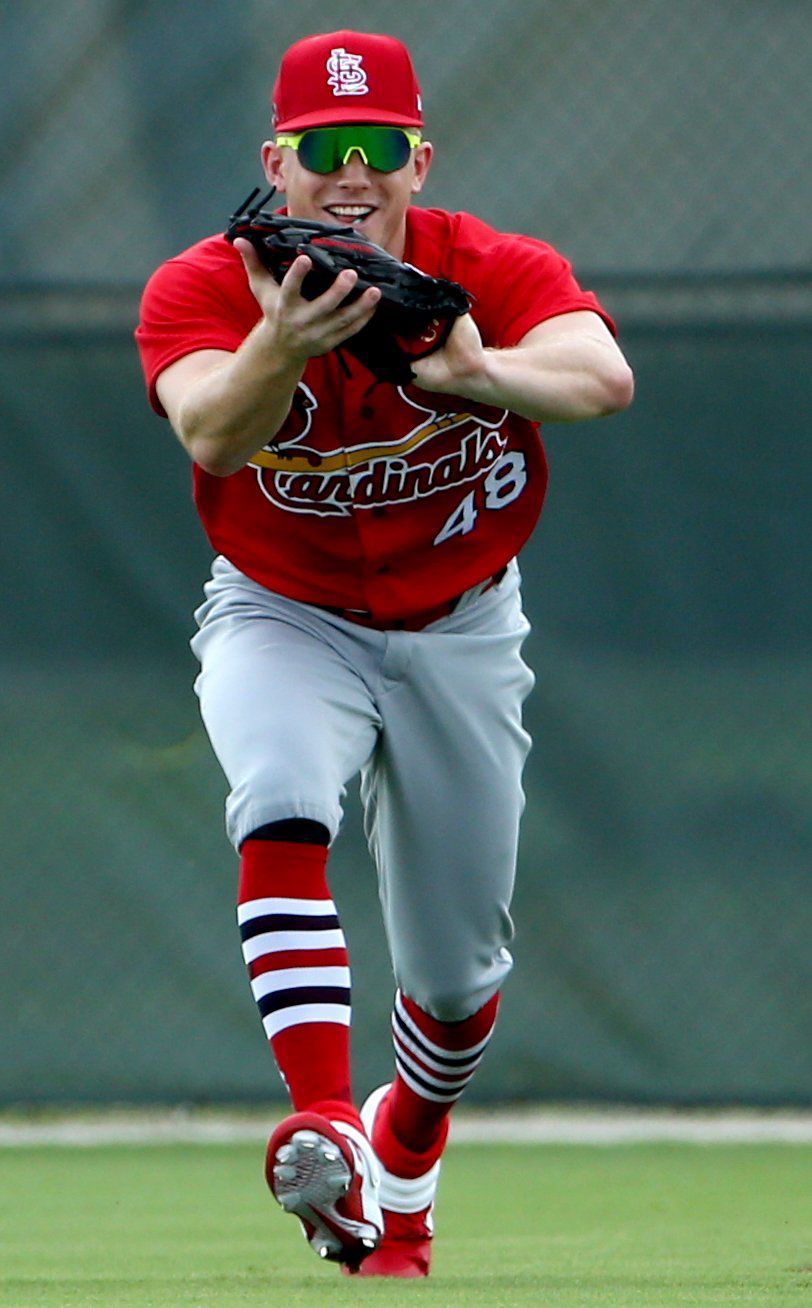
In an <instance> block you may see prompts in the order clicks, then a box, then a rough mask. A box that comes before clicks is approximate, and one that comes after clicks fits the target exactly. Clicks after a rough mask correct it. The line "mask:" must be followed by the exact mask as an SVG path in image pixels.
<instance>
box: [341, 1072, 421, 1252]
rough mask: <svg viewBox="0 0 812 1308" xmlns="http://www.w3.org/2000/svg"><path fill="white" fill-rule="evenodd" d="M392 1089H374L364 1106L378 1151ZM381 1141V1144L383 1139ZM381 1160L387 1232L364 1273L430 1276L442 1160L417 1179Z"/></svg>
mask: <svg viewBox="0 0 812 1308" xmlns="http://www.w3.org/2000/svg"><path fill="white" fill-rule="evenodd" d="M389 1089H390V1087H389V1086H388V1085H382V1086H380V1087H379V1088H378V1089H377V1090H374V1091H373V1093H372V1094H371V1095H370V1096H369V1098H368V1099H367V1101H366V1103H365V1104H364V1106H363V1108H362V1109H361V1120H362V1122H363V1124H364V1128H365V1130H366V1133H367V1135H368V1136H369V1138H370V1140H371V1141H372V1145H373V1148H375V1149H376V1153H377V1148H376V1142H375V1119H376V1117H377V1115H378V1111H379V1109H380V1107H381V1104H382V1103H383V1100H384V1099H385V1098H386V1095H387V1094H388V1093H389ZM379 1137H380V1132H379ZM378 1144H379V1145H380V1138H379V1142H378ZM378 1162H379V1165H380V1173H381V1183H380V1192H379V1198H380V1202H381V1207H382V1209H383V1218H384V1233H383V1239H382V1240H381V1242H380V1244H379V1245H378V1247H377V1249H376V1250H375V1251H374V1253H372V1254H370V1256H369V1257H368V1258H366V1259H365V1260H364V1264H363V1266H362V1267H361V1268H360V1274H361V1275H362V1276H400V1277H418V1276H428V1274H429V1267H430V1265H431V1241H432V1237H433V1235H434V1222H433V1220H432V1211H433V1208H434V1196H435V1194H436V1192H437V1182H438V1180H439V1176H440V1163H439V1160H438V1162H436V1163H435V1164H434V1166H433V1167H431V1168H429V1170H428V1171H427V1172H425V1173H424V1174H423V1175H422V1176H417V1177H414V1178H413V1179H407V1178H405V1177H402V1176H395V1174H394V1173H393V1172H389V1171H387V1169H386V1167H385V1165H384V1163H383V1161H382V1160H381V1157H380V1155H378Z"/></svg>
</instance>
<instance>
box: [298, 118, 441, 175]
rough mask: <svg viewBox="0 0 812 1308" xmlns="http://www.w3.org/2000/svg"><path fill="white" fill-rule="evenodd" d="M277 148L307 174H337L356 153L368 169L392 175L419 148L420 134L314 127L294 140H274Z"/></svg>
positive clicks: (374, 128)
mask: <svg viewBox="0 0 812 1308" xmlns="http://www.w3.org/2000/svg"><path fill="white" fill-rule="evenodd" d="M276 144H277V145H289V146H290V148H291V149H292V150H295V151H296V153H297V155H298V156H299V162H300V163H301V164H302V166H303V167H304V168H306V169H307V170H308V172H311V173H334V172H337V171H338V169H339V168H341V167H342V166H343V165H344V164H345V163H347V162H348V160H349V159H350V157H351V155H353V154H354V153H356V152H357V153H358V154H359V155H360V156H361V160H362V162H363V163H365V164H366V165H367V167H368V168H374V169H375V171H376V172H379V173H394V172H397V170H398V168H402V167H403V166H404V164H406V163H407V162H408V159H409V155H410V153H411V151H412V150H413V149H414V147H415V146H416V145H419V144H420V133H419V132H410V131H407V130H406V128H403V127H380V126H372V127H370V126H367V125H366V124H363V123H359V124H357V125H356V126H354V127H353V126H350V127H314V128H312V129H311V130H310V131H308V132H299V133H297V135H295V136H277V138H276Z"/></svg>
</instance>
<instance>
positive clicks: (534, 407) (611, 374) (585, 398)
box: [459, 336, 634, 422]
mask: <svg viewBox="0 0 812 1308" xmlns="http://www.w3.org/2000/svg"><path fill="white" fill-rule="evenodd" d="M462 387H463V388H464V389H461V390H460V392H459V393H460V394H461V395H462V396H463V397H464V398H465V399H469V400H476V401H479V402H480V403H483V404H492V405H494V406H495V407H497V408H502V409H510V410H511V411H512V412H513V413H519V414H521V415H522V417H524V418H530V419H531V421H533V422H553V421H570V422H572V421H576V420H581V419H585V418H599V417H604V416H606V415H608V414H611V413H619V412H620V411H621V410H623V409H625V408H627V406H628V405H629V404H630V403H631V400H632V396H633V393H634V380H633V377H632V372H631V369H630V368H629V366H628V364H627V363H626V362H625V360H624V359H623V356H622V355H621V354H620V352H619V351H618V350H617V349H616V348H615V347H614V344H613V343H604V342H603V341H602V340H600V339H595V340H594V341H593V340H584V339H579V340H577V341H576V340H575V339H574V338H572V337H569V336H565V337H562V338H561V339H560V340H556V339H550V340H548V341H545V342H543V343H534V344H533V345H528V346H524V345H519V346H516V347H515V348H513V349H504V350H498V349H486V350H485V351H484V352H483V356H482V361H481V366H480V368H479V369H478V370H477V371H476V372H475V373H473V374H471V375H470V376H468V377H466V378H465V379H464V381H463V382H462Z"/></svg>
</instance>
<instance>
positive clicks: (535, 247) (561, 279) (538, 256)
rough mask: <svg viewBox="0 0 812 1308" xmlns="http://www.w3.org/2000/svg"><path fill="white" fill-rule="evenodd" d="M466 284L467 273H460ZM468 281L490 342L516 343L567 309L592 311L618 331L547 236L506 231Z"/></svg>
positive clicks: (479, 321) (477, 314) (500, 344)
mask: <svg viewBox="0 0 812 1308" xmlns="http://www.w3.org/2000/svg"><path fill="white" fill-rule="evenodd" d="M460 280H462V281H463V284H464V285H466V284H467V283H466V282H465V281H464V274H463V276H462V277H461V278H460ZM471 280H472V281H473V282H475V283H478V284H473V285H469V289H470V290H472V291H473V292H474V294H475V295H476V302H475V305H474V309H473V315H474V318H475V319H476V320H477V323H478V324H479V327H480V330H481V331H482V332H483V336H484V337H485V339H486V343H488V344H492V345H495V346H497V347H499V348H506V347H509V346H512V345H517V344H518V343H519V341H520V340H521V339H522V337H523V336H525V335H526V334H527V332H529V331H530V329H531V328H532V327H536V326H538V324H539V323H541V322H545V321H546V320H547V319H548V318H554V317H556V316H557V315H558V314H562V313H574V312H577V311H578V310H584V309H586V310H589V311H590V312H592V313H596V314H598V316H599V317H600V318H602V319H603V321H604V322H605V323H606V325H607V327H608V328H609V330H610V331H611V332H612V334H613V335H614V336H616V335H617V329H616V327H615V324H614V322H613V320H612V318H611V317H610V316H609V314H608V313H607V312H606V310H605V309H604V308H603V306H602V305H601V304H600V302H599V300H598V298H597V296H595V295H594V294H593V293H592V291H585V290H583V289H582V288H581V286H580V285H579V284H578V282H577V281H576V279H575V276H574V275H573V271H572V265H571V264H570V263H569V261H568V260H567V259H565V258H564V256H563V255H562V254H559V252H558V251H557V250H555V249H553V247H552V246H551V245H546V244H545V243H544V242H543V241H537V240H534V239H533V238H532V237H529V236H513V235H509V236H501V237H499V238H498V239H497V240H496V241H495V242H494V243H493V245H492V246H491V248H490V249H489V250H488V252H487V255H486V257H485V258H483V259H481V260H480V261H478V264H477V266H476V272H475V274H474V276H473V277H472V279H471Z"/></svg>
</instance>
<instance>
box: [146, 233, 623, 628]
mask: <svg viewBox="0 0 812 1308" xmlns="http://www.w3.org/2000/svg"><path fill="white" fill-rule="evenodd" d="M404 257H405V259H406V260H407V261H408V262H409V263H412V264H414V265H415V266H416V267H418V268H421V269H423V271H424V272H427V273H430V274H432V275H433V276H436V277H449V278H451V279H452V280H454V281H457V282H460V283H461V284H462V285H463V286H464V287H465V288H466V290H468V291H470V292H471V293H472V295H473V296H474V305H473V309H472V315H473V317H474V319H475V321H476V324H477V326H478V328H479V330H480V333H481V335H482V339H483V341H484V343H485V345H486V346H494V347H506V346H512V345H516V344H518V342H519V341H520V340H521V339H522V337H523V336H524V335H525V334H526V333H527V332H528V331H529V330H530V329H531V328H532V327H535V326H536V325H537V324H538V323H540V322H543V321H544V320H545V319H548V318H552V317H554V316H555V315H557V314H562V313H570V312H573V311H574V310H579V309H589V310H592V311H593V312H595V313H597V314H599V315H600V316H601V317H602V318H603V320H604V321H605V322H606V323H607V325H608V326H609V328H610V329H611V330H612V331H614V324H613V323H612V320H611V318H609V316H608V315H607V314H606V313H605V312H604V310H603V309H602V308H601V306H600V304H599V303H598V301H597V299H596V298H595V296H594V295H593V294H592V293H591V292H589V291H583V290H581V288H580V286H579V285H578V283H577V282H576V280H575V278H574V277H573V274H572V269H571V267H570V265H569V263H568V262H567V260H566V259H564V258H563V257H562V256H561V255H560V254H558V253H557V251H555V250H554V249H553V248H552V247H551V246H549V245H546V244H545V243H543V242H541V241H537V240H534V239H532V238H530V237H526V236H517V235H507V234H504V233H499V232H497V231H495V230H494V229H493V228H491V227H489V226H488V225H487V224H485V223H483V222H481V221H480V220H479V219H477V218H474V217H472V216H471V215H470V214H465V213H455V214H451V213H446V212H445V211H444V210H440V209H417V208H411V209H409V210H408V213H407V226H406V249H405V255H404ZM258 318H259V306H258V305H257V302H256V300H255V299H254V297H253V295H252V294H251V290H250V288H249V286H248V281H247V278H246V276H245V272H244V269H243V265H242V261H241V259H240V256H239V255H238V254H237V252H236V251H235V250H234V248H233V246H232V245H231V244H230V243H229V242H228V241H226V239H225V237H223V236H213V237H209V238H208V239H206V240H203V241H201V242H199V243H198V244H197V245H194V246H192V247H191V249H189V250H186V251H185V252H184V253H183V254H181V255H179V256H178V257H177V258H175V259H170V260H169V261H168V262H167V263H165V264H163V265H162V266H161V267H160V268H159V269H158V270H157V272H156V273H154V274H153V276H152V278H151V279H150V281H149V282H148V284H147V287H146V289H145V292H144V296H143V300H142V305H141V320H140V324H139V326H138V329H137V331H136V339H137V342H138V346H139V349H140V352H141V360H142V364H143V367H144V373H145V376H146V381H147V386H148V389H149V396H150V401H151V403H152V405H153V407H154V408H155V410H156V412H158V413H160V414H162V415H163V413H164V411H163V409H162V408H161V404H160V401H159V399H158V397H157V394H156V391H155V382H156V379H157V377H158V376H159V375H160V373H161V372H162V371H163V369H164V368H166V367H168V366H169V364H171V363H173V362H174V361H175V360H176V359H179V358H181V357H182V356H183V355H186V354H190V353H192V352H193V351H195V350H204V349H220V350H229V351H234V350H236V349H237V348H238V347H239V345H240V343H241V342H242V341H243V340H244V338H245V337H246V336H247V335H248V333H249V332H250V330H251V328H252V327H253V326H254V324H255V323H256V321H257V320H258ZM164 416H165V415H164ZM546 485H547V463H546V459H545V455H544V449H543V446H542V443H541V439H540V436H539V429H538V424H537V423H532V422H529V421H528V420H527V419H526V418H521V417H519V416H518V415H517V414H514V413H510V412H507V411H505V410H501V409H496V408H491V407H489V406H487V405H482V404H474V403H471V402H469V401H467V400H464V399H458V398H457V397H455V396H451V395H440V394H436V393H431V392H429V391H425V390H421V389H420V387H419V386H416V385H409V386H399V387H394V386H392V385H389V384H386V383H380V382H376V380H375V378H374V377H373V376H372V374H371V373H370V372H369V371H367V369H366V368H364V367H363V366H362V365H361V364H360V363H358V362H357V361H356V360H355V359H353V358H352V356H351V355H349V354H347V352H346V351H344V352H343V353H342V357H341V359H339V357H338V355H337V354H336V353H335V352H334V351H333V352H331V353H329V354H326V355H324V356H322V357H321V358H315V359H311V360H309V362H308V364H307V366H306V368H305V371H304V375H303V377H302V380H301V382H300V383H299V386H298V389H297V391H296V394H295V397H294V402H293V405H292V407H291V411H290V414H289V416H288V418H287V420H286V422H285V424H284V426H283V427H282V428H281V430H280V431H279V432H278V433H276V434H275V435H274V436H273V437H272V438H271V439H269V442H268V444H267V445H265V446H264V447H263V448H262V449H260V450H258V451H257V453H256V455H255V456H254V457H253V458H252V459H251V460H250V462H249V463H248V464H247V465H246V467H244V468H242V469H241V470H240V471H239V472H236V473H234V474H233V475H232V476H230V477H213V476H211V475H210V474H208V473H206V472H204V471H203V469H202V468H200V467H198V466H197V465H194V495H195V502H196V504H197V508H198V511H199V513H200V516H201V519H202V521H203V525H204V527H205V530H206V533H207V535H208V538H209V540H210V542H211V544H212V546H213V548H214V549H215V550H216V551H217V552H218V553H221V554H224V555H225V556H226V558H228V559H230V561H231V562H232V563H233V564H235V566H236V567H238V568H239V569H240V570H241V571H242V572H244V573H246V574H247V575H248V576H249V577H252V578H253V579H254V580H255V581H258V582H260V583H261V584H262V585H264V586H267V587H268V588H269V589H271V590H273V591H277V592H278V593H279V594H282V595H286V596H288V597H290V598H291V599H297V600H303V601H305V602H306V603H311V604H323V605H330V606H331V607H336V608H348V609H357V610H364V611H366V612H368V613H371V614H372V615H373V617H374V618H375V619H376V620H377V621H379V622H382V623H386V622H388V621H393V622H395V621H397V620H398V619H408V618H410V617H413V616H414V615H416V614H419V613H422V612H424V611H426V610H430V609H433V608H435V607H436V606H440V605H442V604H443V603H445V601H446V600H449V599H451V598H453V597H454V596H456V595H458V594H460V593H461V592H462V591H464V590H466V589H467V588H468V587H469V586H473V585H475V584H476V583H477V582H479V581H482V580H484V579H485V578H486V577H488V576H491V575H492V574H493V573H495V572H497V571H498V570H499V569H500V568H501V567H503V566H504V564H505V563H507V562H508V561H509V560H510V559H511V558H513V556H514V555H516V554H518V553H519V551H520V550H521V548H522V546H523V545H524V544H525V542H526V541H527V539H528V537H529V535H530V533H531V532H532V530H533V528H534V526H535V524H536V522H537V520H538V517H539V513H540V512H541V506H542V502H543V499H544V493H545V489H546Z"/></svg>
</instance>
